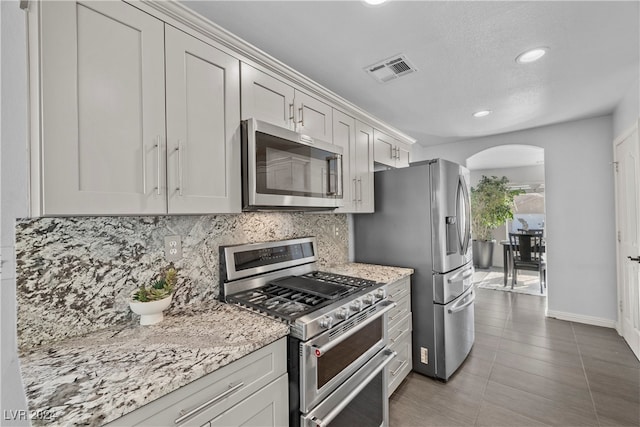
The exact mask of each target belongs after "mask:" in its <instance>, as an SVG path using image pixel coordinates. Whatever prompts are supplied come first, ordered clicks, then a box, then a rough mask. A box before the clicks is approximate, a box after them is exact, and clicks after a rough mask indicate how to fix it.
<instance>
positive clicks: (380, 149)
mask: <svg viewBox="0 0 640 427" xmlns="http://www.w3.org/2000/svg"><path fill="white" fill-rule="evenodd" d="M374 160H375V162H376V163H381V164H383V165H386V166H390V167H392V168H404V167H407V166H409V146H408V145H407V144H405V143H403V142H401V141H399V140H397V139H396V138H393V137H391V136H389V135H387V134H385V133H384V132H381V131H379V130H378V129H375V130H374Z"/></svg>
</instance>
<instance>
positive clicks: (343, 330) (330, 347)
mask: <svg viewBox="0 0 640 427" xmlns="http://www.w3.org/2000/svg"><path fill="white" fill-rule="evenodd" d="M395 305H396V303H395V302H391V301H386V300H383V301H381V302H379V303H378V304H376V305H375V306H373V307H370V308H369V309H367V310H365V311H362V312H360V313H358V314H356V315H355V316H354V317H352V318H351V319H348V320H346V321H344V322H342V323H340V324H339V325H337V326H336V327H334V328H332V329H329V330H328V331H326V332H324V333H322V334H320V335H318V336H317V337H315V338H313V339H311V340H309V341H307V342H305V343H302V344H301V346H302V349H301V350H302V351H301V353H300V358H301V361H300V411H301V412H303V413H307V412H309V411H310V410H311V409H312V408H313V407H314V406H315V405H316V404H318V402H320V401H321V400H322V399H324V398H325V397H326V396H328V395H329V394H330V393H331V392H332V391H334V390H335V389H336V388H338V386H339V385H340V384H342V383H343V382H344V381H345V380H346V379H347V378H349V377H350V376H351V375H353V374H354V373H355V372H356V371H357V370H358V369H360V367H362V366H363V365H364V364H365V363H367V361H369V359H371V358H372V357H373V356H374V355H375V354H376V353H378V352H379V351H380V350H382V349H383V348H384V347H385V346H386V345H387V315H386V313H387V312H388V311H389V310H391V309H392V308H393V307H395Z"/></svg>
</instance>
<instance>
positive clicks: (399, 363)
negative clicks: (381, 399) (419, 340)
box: [386, 332, 413, 396]
mask: <svg viewBox="0 0 640 427" xmlns="http://www.w3.org/2000/svg"><path fill="white" fill-rule="evenodd" d="M390 348H391V349H392V350H393V351H395V352H396V353H397V356H396V358H395V360H394V361H393V362H391V363H390V364H389V366H388V367H387V368H386V369H387V372H388V378H389V386H388V388H387V393H388V394H387V396H391V394H393V392H394V391H396V389H397V388H398V386H399V385H400V383H401V382H402V380H404V379H405V378H406V377H407V375H409V372H411V369H412V367H413V364H412V360H411V359H412V358H411V332H409V333H408V334H405V335H403V337H402V338H401V339H400V340H399V341H396V342H395V343H394V344H393V345H392V346H391V347H390Z"/></svg>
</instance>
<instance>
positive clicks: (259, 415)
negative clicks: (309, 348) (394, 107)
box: [209, 374, 289, 427]
mask: <svg viewBox="0 0 640 427" xmlns="http://www.w3.org/2000/svg"><path fill="white" fill-rule="evenodd" d="M287 378H288V377H287V375H286V374H285V375H282V376H281V377H280V378H278V379H277V380H275V381H274V382H272V383H271V384H269V385H268V386H266V387H264V388H263V389H262V390H260V391H258V392H256V393H254V394H253V395H251V396H250V397H248V398H246V399H245V400H243V401H242V402H240V403H238V404H237V405H236V406H234V407H233V408H231V409H229V410H228V411H227V412H225V413H223V414H221V415H220V416H218V417H216V418H214V419H213V420H211V421H210V424H209V425H210V426H211V427H216V426H246V427H251V426H255V427H276V426H287V425H289V401H288V397H289V389H288V384H289V383H288V379H287Z"/></svg>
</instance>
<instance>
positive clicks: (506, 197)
mask: <svg viewBox="0 0 640 427" xmlns="http://www.w3.org/2000/svg"><path fill="white" fill-rule="evenodd" d="M521 193H523V191H521V190H511V189H509V180H508V178H507V177H506V176H503V177H502V178H498V177H497V176H492V177H486V176H484V175H483V176H482V179H480V182H479V183H478V185H477V186H476V187H474V188H472V189H471V233H472V235H473V265H474V266H476V267H478V268H485V269H486V268H489V267H491V266H492V265H493V247H494V245H495V243H496V241H495V240H494V239H493V236H492V234H493V230H494V229H495V228H496V227H499V226H500V225H502V224H504V223H505V222H506V221H507V220H508V219H513V206H514V205H513V199H514V197H515V196H517V195H518V194H521Z"/></svg>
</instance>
